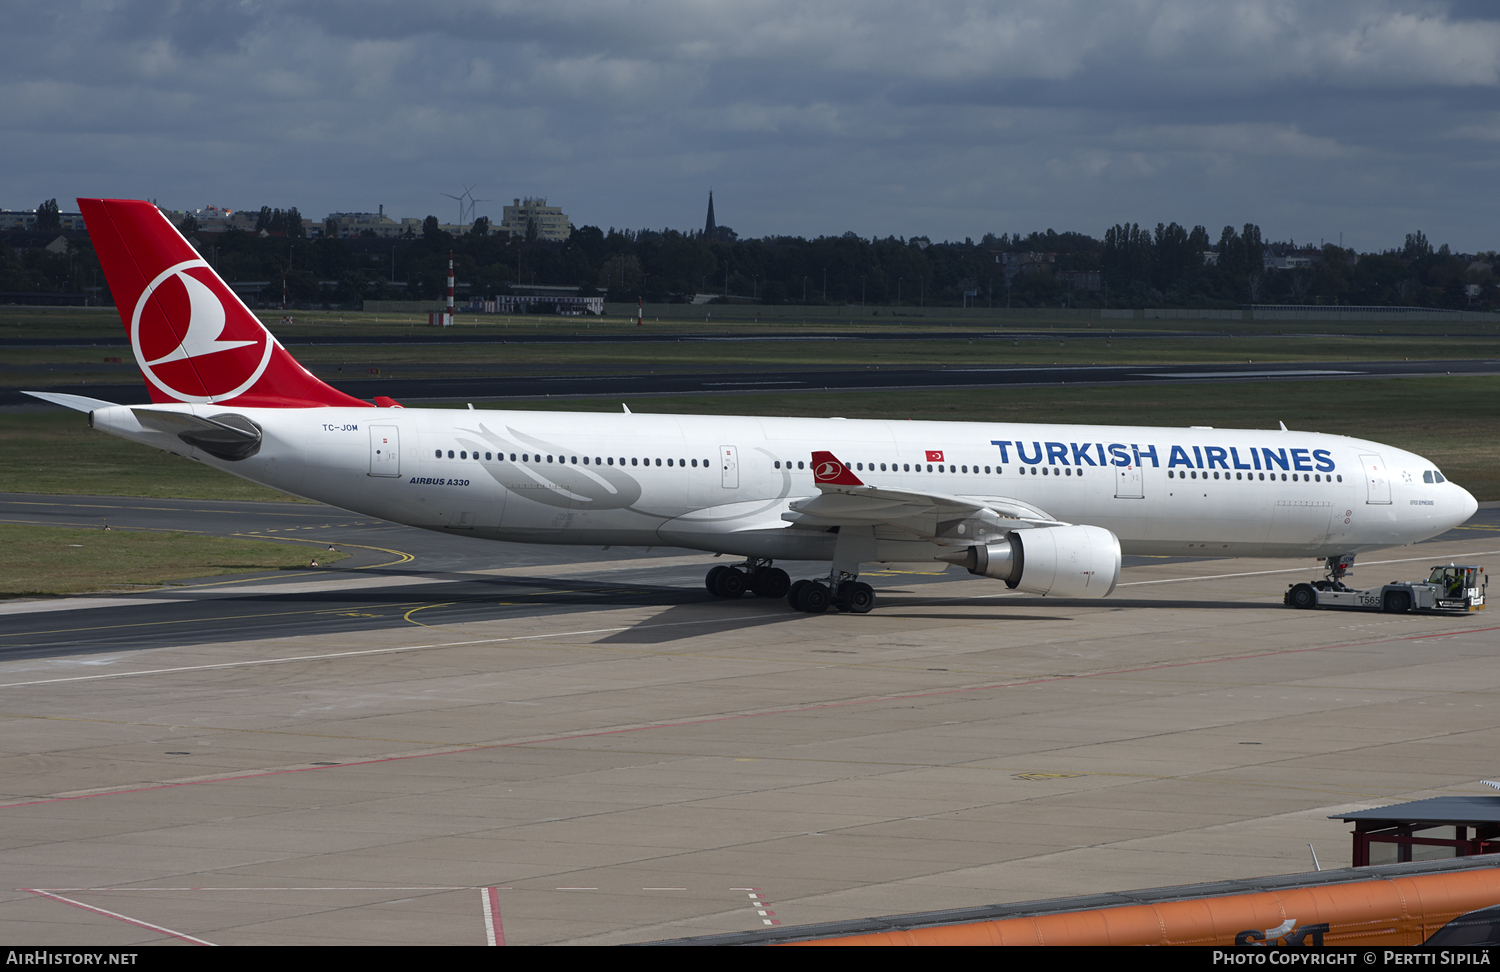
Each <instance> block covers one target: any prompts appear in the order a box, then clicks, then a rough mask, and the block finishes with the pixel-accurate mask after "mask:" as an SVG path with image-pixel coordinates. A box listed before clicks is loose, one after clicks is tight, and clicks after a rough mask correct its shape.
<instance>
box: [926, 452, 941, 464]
mask: <svg viewBox="0 0 1500 972" xmlns="http://www.w3.org/2000/svg"><path fill="white" fill-rule="evenodd" d="M927 461H928V462H942V461H943V450H942V449H928V450H927Z"/></svg>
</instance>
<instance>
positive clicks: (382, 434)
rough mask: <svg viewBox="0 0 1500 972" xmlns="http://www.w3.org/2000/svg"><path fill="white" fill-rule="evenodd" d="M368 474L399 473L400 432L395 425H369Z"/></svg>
mask: <svg viewBox="0 0 1500 972" xmlns="http://www.w3.org/2000/svg"><path fill="white" fill-rule="evenodd" d="M370 475H371V476H386V477H396V476H400V475H401V432H400V430H399V429H397V428H396V426H394V425H372V426H370Z"/></svg>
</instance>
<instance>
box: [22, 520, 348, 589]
mask: <svg viewBox="0 0 1500 972" xmlns="http://www.w3.org/2000/svg"><path fill="white" fill-rule="evenodd" d="M314 552H315V553H316V555H317V558H318V563H319V564H320V565H323V566H326V565H328V564H331V563H335V562H337V561H340V560H343V559H344V558H345V557H347V556H348V554H345V553H337V552H328V551H323V550H316V551H314ZM310 556H311V554H310V553H309V551H308V550H307V548H305V547H302V546H299V545H294V544H282V543H270V542H266V541H261V540H239V539H235V538H229V537H205V536H200V535H197V534H192V533H155V532H150V533H148V532H137V531H129V530H108V531H105V530H78V529H72V528H66V527H46V526H27V525H21V524H9V523H0V597H25V596H41V595H55V594H79V593H84V592H88V591H119V590H139V589H140V588H142V587H158V586H161V585H163V584H169V583H171V582H172V581H174V580H179V579H181V578H187V577H209V576H216V575H219V574H240V573H246V572H248V571H262V570H293V569H296V570H303V569H307V568H308V564H309V558H310Z"/></svg>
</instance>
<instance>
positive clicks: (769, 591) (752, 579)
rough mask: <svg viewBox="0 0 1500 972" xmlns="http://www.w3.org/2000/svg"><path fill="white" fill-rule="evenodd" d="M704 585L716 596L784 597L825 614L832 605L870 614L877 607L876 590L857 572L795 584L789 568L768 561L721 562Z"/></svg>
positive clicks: (794, 604)
mask: <svg viewBox="0 0 1500 972" xmlns="http://www.w3.org/2000/svg"><path fill="white" fill-rule="evenodd" d="M830 581H831V582H832V583H830ZM703 586H704V587H706V588H708V592H709V593H710V594H712V595H714V596H715V597H723V598H736V597H743V596H744V595H745V594H747V593H749V594H754V595H756V596H757V597H766V598H773V597H785V598H786V600H787V603H788V604H790V605H791V606H792V607H793V608H794V609H795V610H798V611H806V612H807V613H808V614H822V613H823V612H824V611H826V610H828V609H829V608H833V609H834V610H836V611H847V612H849V613H850V614H868V613H869V612H870V609H871V608H873V607H874V606H875V589H874V588H872V587H871V586H870V585H869V584H865V583H863V582H861V581H860V580H858V579H857V577H856V575H853V574H844V573H841V574H840V575H839V577H838V579H837V580H834V579H833V578H829V581H823V580H816V581H812V580H799V581H798V582H797V583H795V584H793V583H792V581H791V578H790V577H788V576H787V573H786V571H784V570H782V569H781V568H780V567H772V566H771V562H770V561H769V560H748V561H746V562H745V563H743V564H720V565H719V566H717V567H714V568H713V569H711V570H710V571H709V572H708V576H706V577H704V578H703Z"/></svg>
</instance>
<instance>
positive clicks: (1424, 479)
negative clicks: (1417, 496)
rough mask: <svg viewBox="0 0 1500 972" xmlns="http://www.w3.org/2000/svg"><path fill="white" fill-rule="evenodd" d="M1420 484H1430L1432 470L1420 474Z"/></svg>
mask: <svg viewBox="0 0 1500 972" xmlns="http://www.w3.org/2000/svg"><path fill="white" fill-rule="evenodd" d="M1422 482H1424V483H1430V482H1432V470H1431V469H1429V470H1427V471H1426V472H1424V473H1423V474H1422Z"/></svg>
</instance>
